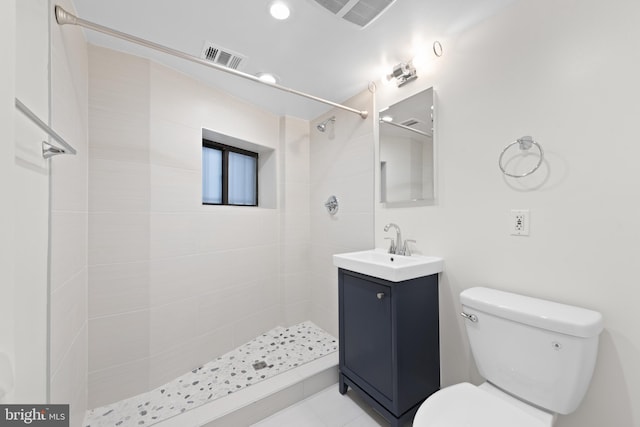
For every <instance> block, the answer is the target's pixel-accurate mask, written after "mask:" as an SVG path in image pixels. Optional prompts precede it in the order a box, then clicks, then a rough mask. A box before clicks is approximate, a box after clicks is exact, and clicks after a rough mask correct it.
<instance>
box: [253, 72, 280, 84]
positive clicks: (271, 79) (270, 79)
mask: <svg viewBox="0 0 640 427" xmlns="http://www.w3.org/2000/svg"><path fill="white" fill-rule="evenodd" d="M257 77H258V78H259V79H260V80H262V81H263V82H265V83H270V84H272V85H274V84H276V83H278V78H277V77H276V76H274V75H273V74H271V73H258V74H257Z"/></svg>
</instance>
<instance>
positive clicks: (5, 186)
mask: <svg viewBox="0 0 640 427" xmlns="http://www.w3.org/2000/svg"><path fill="white" fill-rule="evenodd" d="M15 3H16V2H15V0H8V1H6V2H5V3H4V5H3V7H4V8H5V9H4V10H5V13H3V14H1V15H0V50H1V51H2V52H5V55H6V59H5V61H6V62H5V66H3V67H0V129H2V130H3V134H4V137H3V138H1V139H0V200H2V204H1V205H0V206H2V208H1V209H0V223H2V224H13V222H14V219H15V211H14V209H13V203H12V202H13V198H14V194H13V192H14V185H13V167H14V166H13V164H14V150H15V148H14V147H15V143H14V123H13V121H14V114H15V107H14V106H13V103H14V101H13V99H14V96H15V49H16V48H15V37H16V34H15V31H16V21H15V17H16V15H15V8H16V4H15ZM13 242H14V235H13V230H12V228H11V227H2V228H0V296H2V298H0V358H3V359H4V358H7V359H9V365H10V366H8V367H7V366H6V365H5V367H4V369H3V368H0V386H2V387H3V388H4V389H5V390H4V393H5V396H4V397H0V403H5V402H10V401H12V400H13V392H12V391H10V390H9V388H12V383H13V364H14V355H15V345H14V335H15V330H14V327H15V325H14V312H13V310H14V306H13V300H14V286H15V284H14V278H13V269H14V250H13ZM2 353H4V354H5V355H6V356H2ZM0 363H2V362H0Z"/></svg>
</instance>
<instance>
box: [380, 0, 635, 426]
mask: <svg viewBox="0 0 640 427" xmlns="http://www.w3.org/2000/svg"><path fill="white" fill-rule="evenodd" d="M638 22H640V3H638V2H634V1H627V0H615V1H613V2H607V3H606V4H604V3H601V2H597V1H595V0H580V1H577V0H570V1H563V2H554V1H550V0H543V1H532V0H525V1H522V2H518V3H516V4H515V5H513V6H511V7H509V8H508V9H506V10H505V11H504V12H503V13H501V14H500V15H498V16H496V17H493V18H491V19H488V20H487V21H485V22H483V23H481V24H479V25H478V26H476V27H474V28H472V29H470V30H468V31H466V32H465V33H463V34H461V35H460V36H459V37H457V38H455V39H443V40H442V42H443V45H444V47H445V49H444V52H445V54H444V56H443V57H442V58H441V59H440V60H438V61H437V62H436V63H435V64H434V65H435V69H434V73H433V74H431V75H423V76H420V78H419V79H418V80H417V81H416V82H414V83H411V84H409V85H407V86H405V87H404V88H402V89H397V88H395V87H391V88H384V89H381V90H380V92H379V93H378V101H379V105H380V106H382V105H384V104H386V103H388V101H389V100H391V98H393V97H398V96H403V97H404V96H408V95H410V94H413V93H415V92H417V91H418V90H419V89H421V88H423V87H428V86H430V85H434V86H435V89H436V94H437V100H436V101H437V117H436V143H437V167H438V172H437V174H438V202H437V204H436V205H435V206H428V207H422V208H410V209H384V208H380V206H379V205H377V208H376V224H375V230H376V245H377V246H379V247H382V246H383V245H384V244H385V243H384V240H383V238H384V237H385V235H386V233H384V232H383V230H382V228H383V226H384V224H385V223H387V222H389V221H394V222H397V223H398V224H399V225H400V226H401V227H402V229H403V232H404V236H406V237H407V238H414V239H416V240H417V241H418V243H417V248H418V249H419V250H420V252H422V253H424V254H432V255H440V256H443V257H444V258H445V272H444V273H443V274H442V276H441V279H442V280H441V285H440V291H441V310H442V312H441V325H442V326H441V332H442V335H441V343H442V349H441V351H442V360H443V365H442V368H443V372H442V379H443V384H444V385H450V384H452V383H455V382H459V381H465V380H472V381H474V382H476V383H478V382H479V381H481V379H480V378H479V376H478V375H477V372H476V370H475V366H474V362H473V361H472V359H471V357H470V355H469V349H468V347H467V344H466V335H465V333H464V325H463V322H462V319H461V318H460V317H459V316H458V315H457V313H458V311H459V301H458V294H459V292H460V291H462V290H463V289H466V288H469V287H472V286H477V285H486V286H492V287H495V288H498V289H504V290H509V291H514V292H519V293H523V294H527V295H532V296H536V297H541V298H547V299H552V300H555V301H560V302H565V303H570V304H575V305H579V306H584V307H588V308H592V309H595V310H598V311H600V312H601V313H602V314H603V315H604V319H605V330H604V332H603V333H602V335H601V337H600V351H599V355H598V362H597V365H596V370H595V374H594V377H593V381H592V383H591V387H590V389H589V392H588V394H587V396H586V398H585V400H584V402H583V403H582V405H581V407H580V408H579V409H578V410H577V411H576V412H575V413H574V414H572V415H568V416H561V417H560V419H559V421H558V426H559V427H578V426H603V425H615V426H620V427H634V426H638V425H640V409H639V407H638V405H637V402H638V401H640V365H639V364H638V360H640V330H639V329H638V328H637V321H636V319H635V312H636V307H635V302H636V301H638V300H639V299H640V288H639V287H638V286H637V279H636V277H637V272H636V270H635V264H636V263H637V254H638V242H639V241H640V224H639V223H638V222H637V221H635V218H638V217H639V216H640V190H639V189H638V185H637V182H638V177H637V174H636V172H637V159H638V158H639V157H640V145H638V144H637V141H638V132H637V129H636V123H637V117H639V116H640V105H639V104H638V102H637V94H638V93H639V92H640V83H638V79H637V76H638V75H640V43H639V40H640V28H639V27H638V25H637V23H638ZM401 94H403V95H401ZM523 135H533V137H534V138H535V139H536V140H537V141H538V142H540V144H542V146H543V147H544V150H545V159H546V160H545V162H544V163H543V165H542V166H541V168H540V170H539V171H537V172H536V173H534V174H533V175H531V176H530V177H527V178H525V179H520V180H516V179H510V178H505V177H504V176H503V175H502V173H501V172H500V170H499V168H498V156H499V154H500V152H501V151H502V149H503V147H504V146H505V145H506V144H508V143H510V142H512V141H514V140H515V139H516V138H519V137H521V136H523ZM511 209H529V210H530V212H531V222H530V226H531V233H530V236H528V237H514V236H510V235H509V227H508V225H509V224H508V218H509V212H510V210H511Z"/></svg>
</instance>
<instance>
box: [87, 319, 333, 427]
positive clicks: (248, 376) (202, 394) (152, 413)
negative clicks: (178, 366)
mask: <svg viewBox="0 0 640 427" xmlns="http://www.w3.org/2000/svg"><path fill="white" fill-rule="evenodd" d="M335 351H337V342H336V339H335V338H334V337H332V336H331V335H329V334H327V333H326V332H324V331H322V330H321V329H319V328H317V327H316V326H315V325H313V324H312V323H311V322H304V323H301V324H298V325H295V326H292V327H290V328H282V327H278V328H275V329H272V330H270V331H269V332H267V333H264V334H262V335H260V336H258V338H255V339H253V340H251V341H249V342H247V343H245V344H244V345H242V346H240V347H238V348H237V349H235V350H232V351H230V352H228V353H226V354H224V355H223V356H220V357H218V358H217V359H216V360H213V361H211V362H209V363H206V364H205V365H203V366H201V367H200V368H197V369H194V370H193V371H191V372H189V373H187V374H184V375H182V376H181V377H178V378H176V379H175V380H173V381H171V382H169V383H167V384H164V385H162V386H159V387H157V388H156V389H154V390H152V391H150V392H147V393H143V394H141V395H139V396H134V397H132V398H130V399H127V400H124V401H120V402H116V403H114V404H112V405H107V406H103V407H99V408H96V409H94V410H91V411H89V412H88V413H87V417H86V418H85V422H84V425H85V426H87V427H103V426H104V427H106V426H109V427H111V426H121V427H129V426H138V425H152V424H154V423H156V422H159V421H161V420H163V419H166V418H169V417H172V416H174V415H177V414H180V413H183V412H185V411H187V410H189V409H193V408H195V407H198V406H200V405H203V404H205V403H208V402H211V401H212V400H215V399H217V398H219V397H223V396H227V395H229V394H231V393H234V392H236V391H238V390H242V389H244V388H245V387H248V386H250V385H251V384H254V383H259V382H261V381H262V380H264V379H266V378H270V377H273V376H275V375H277V374H279V373H283V372H285V371H287V370H290V369H292V368H294V367H297V366H301V365H303V364H305V363H308V362H310V361H312V360H315V359H317V358H320V357H322V356H325V355H328V354H331V353H334V352H335ZM299 386H300V387H301V385H299ZM298 392H303V390H298ZM298 394H300V393H298ZM244 415H247V414H244Z"/></svg>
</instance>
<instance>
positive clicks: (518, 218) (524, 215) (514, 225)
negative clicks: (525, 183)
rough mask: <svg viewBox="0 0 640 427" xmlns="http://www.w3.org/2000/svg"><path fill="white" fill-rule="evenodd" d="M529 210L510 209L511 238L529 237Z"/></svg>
mask: <svg viewBox="0 0 640 427" xmlns="http://www.w3.org/2000/svg"><path fill="white" fill-rule="evenodd" d="M529 223H530V220H529V210H528V209H512V210H511V215H510V216H509V230H510V232H511V235H512V236H528V235H529Z"/></svg>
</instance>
